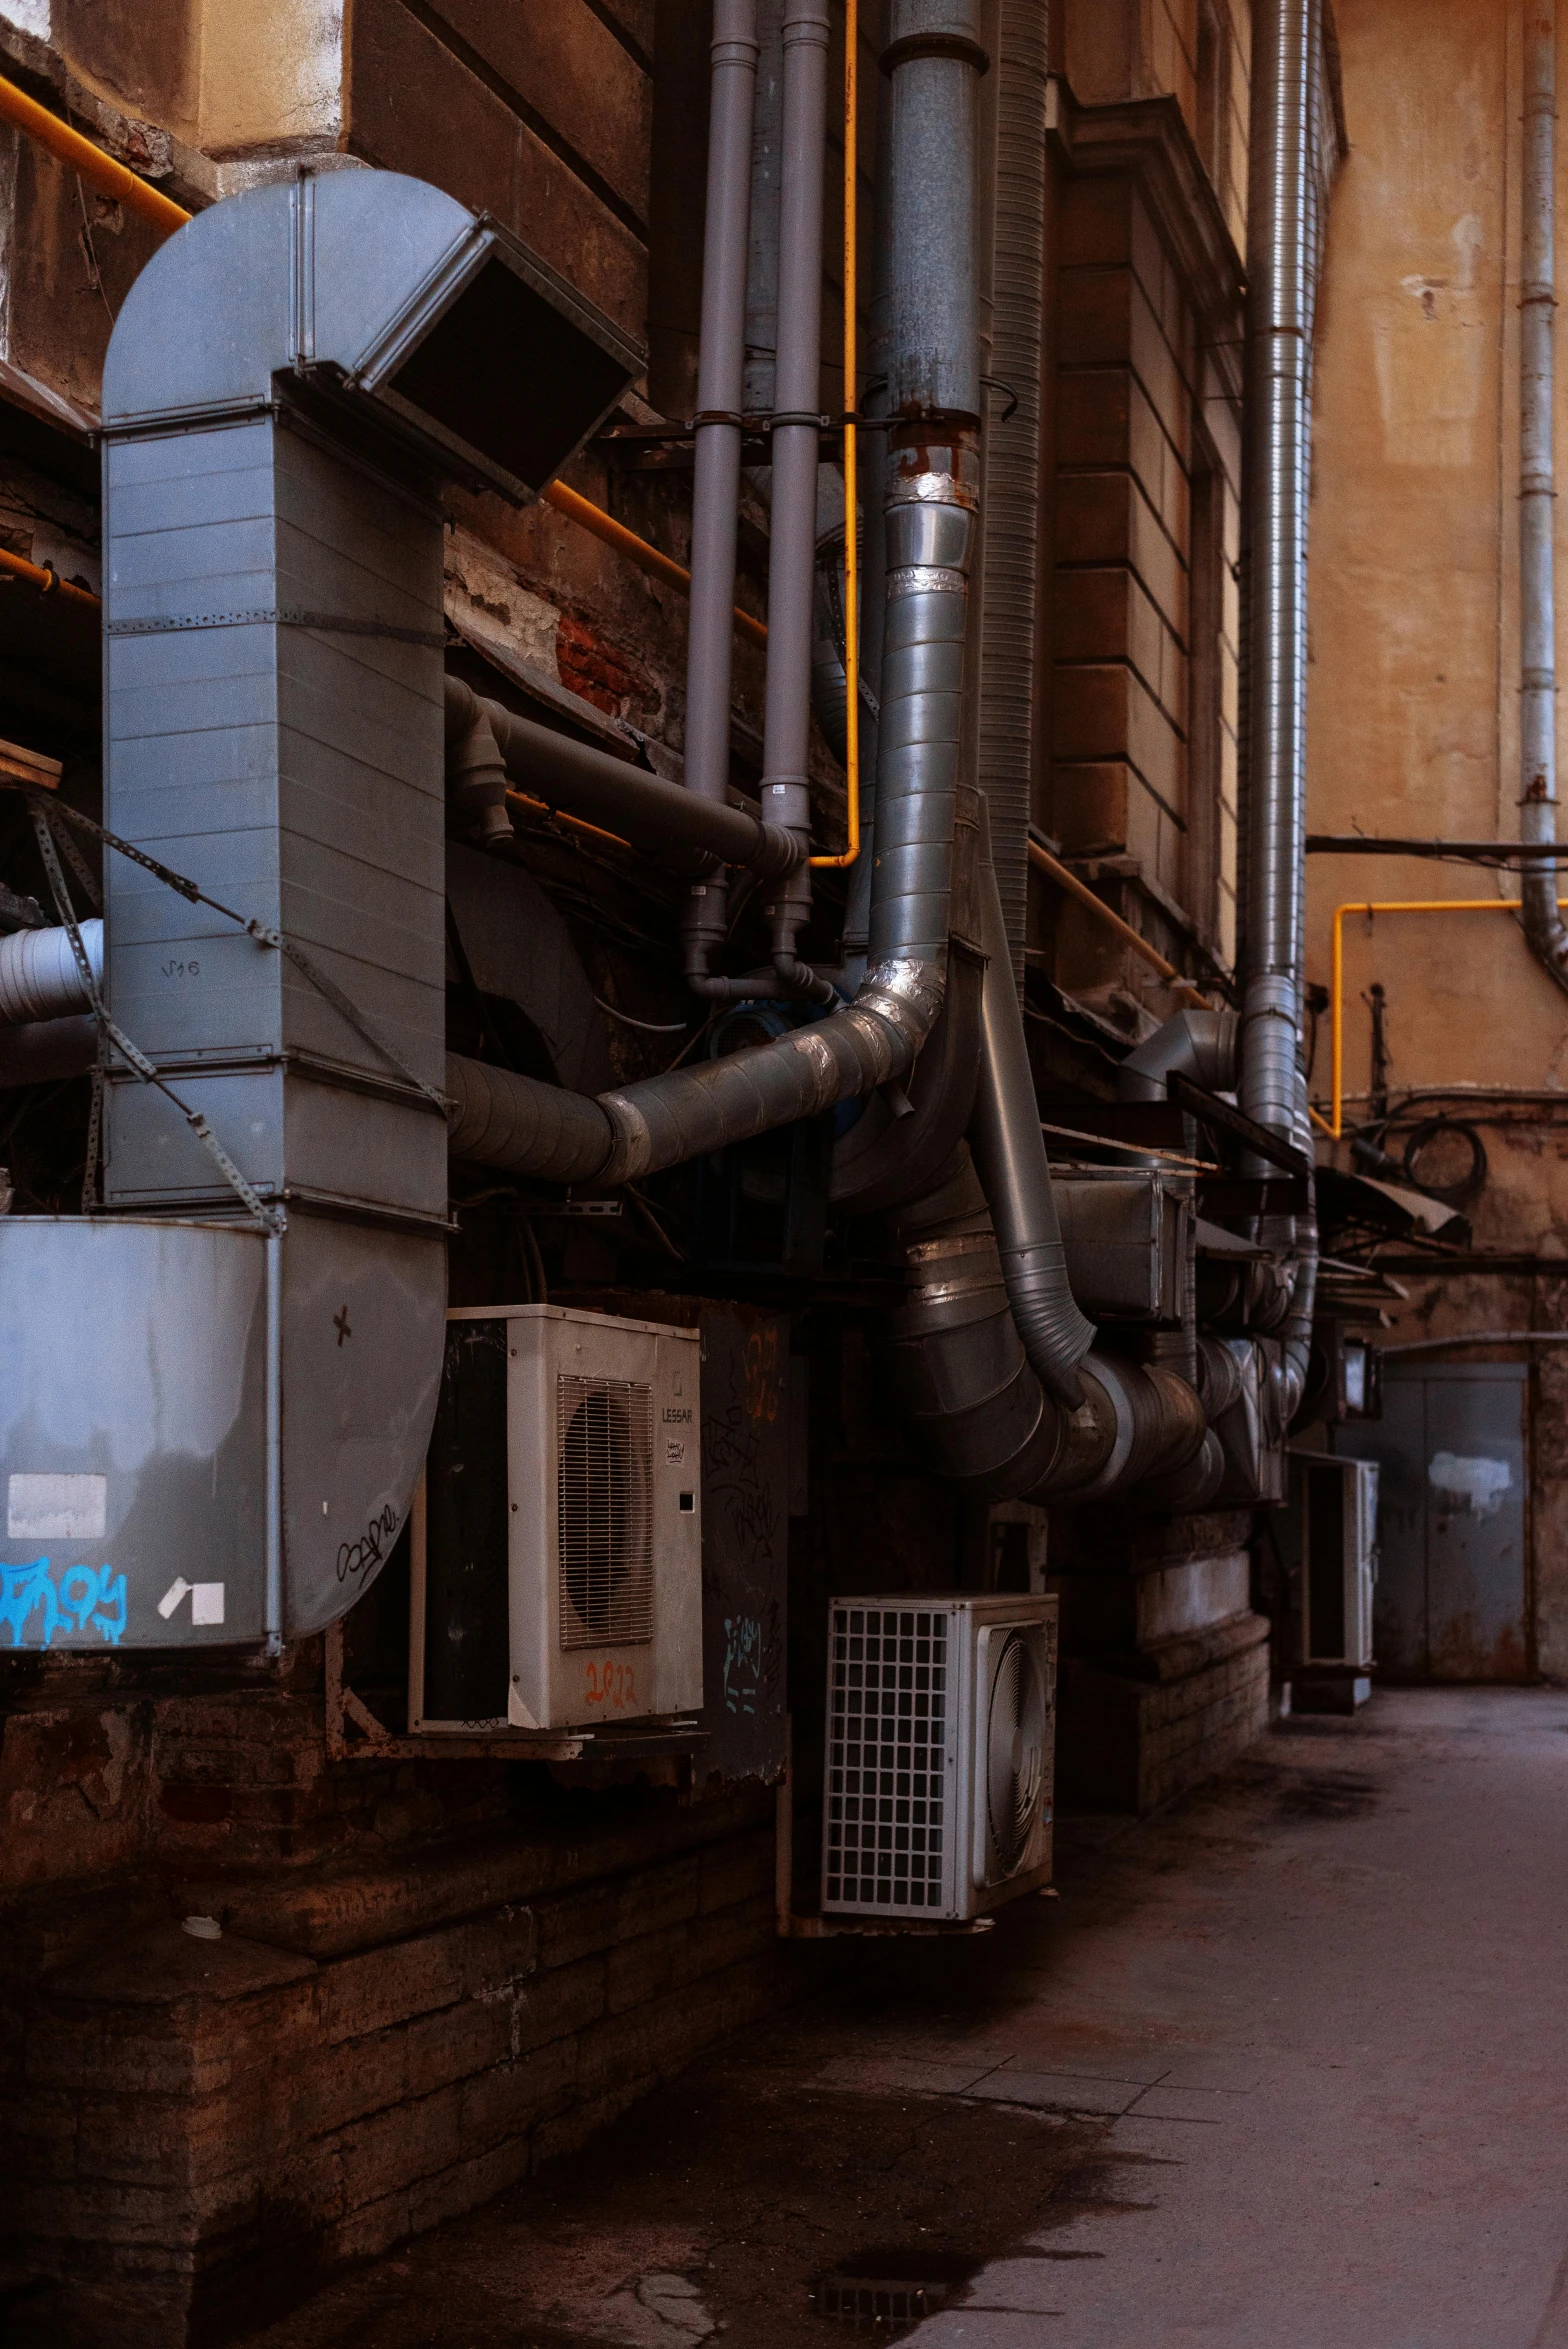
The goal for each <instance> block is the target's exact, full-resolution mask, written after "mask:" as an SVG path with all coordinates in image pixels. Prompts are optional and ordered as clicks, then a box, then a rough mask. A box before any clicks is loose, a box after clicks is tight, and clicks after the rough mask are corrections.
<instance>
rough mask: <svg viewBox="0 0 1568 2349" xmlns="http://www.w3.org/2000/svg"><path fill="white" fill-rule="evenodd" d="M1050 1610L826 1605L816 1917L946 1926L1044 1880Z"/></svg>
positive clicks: (1001, 1599) (882, 1601)
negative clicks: (824, 1739)
mask: <svg viewBox="0 0 1568 2349" xmlns="http://www.w3.org/2000/svg"><path fill="white" fill-rule="evenodd" d="M1056 1608H1057V1602H1056V1600H1055V1599H1054V1598H1048V1597H1043V1596H1031V1595H1026V1594H1022V1593H1013V1592H1009V1593H1007V1594H1005V1595H1001V1594H999V1595H996V1596H992V1597H985V1598H953V1597H942V1598H927V1597H919V1598H914V1597H911V1596H910V1595H909V1594H908V1593H907V1592H906V1593H904V1594H903V1595H902V1596H895V1597H883V1598H870V1599H834V1600H833V1601H832V1604H831V1606H830V1608H829V1617H828V1622H829V1630H828V1674H827V1715H828V1718H827V1755H826V1764H827V1766H826V1773H825V1787H824V1797H823V1823H822V1908H823V1913H824V1915H834V1916H861V1917H894V1918H903V1919H905V1920H915V1919H924V1920H927V1921H937V1920H947V1921H958V1920H962V1919H964V1918H968V1917H975V1916H979V1915H981V1914H982V1913H983V1912H984V1911H985V1910H987V1909H992V1908H995V1907H997V1906H998V1905H999V1903H1001V1902H1002V1901H1004V1900H1011V1899H1013V1898H1014V1897H1015V1896H1016V1895H1017V1894H1019V1893H1023V1892H1031V1891H1034V1890H1035V1889H1036V1888H1037V1887H1038V1886H1039V1885H1041V1884H1044V1883H1046V1882H1047V1881H1048V1880H1049V1878H1050V1873H1051V1815H1052V1811H1051V1789H1052V1748H1053V1737H1054V1730H1055V1714H1056Z"/></svg>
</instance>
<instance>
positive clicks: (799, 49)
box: [762, 0, 832, 1001]
mask: <svg viewBox="0 0 1568 2349" xmlns="http://www.w3.org/2000/svg"><path fill="white" fill-rule="evenodd" d="M828 33H829V28H828V11H827V0H785V8H784V125H783V140H782V178H781V186H780V192H779V247H778V356H777V360H776V363H775V368H774V378H773V398H774V409H773V432H772V448H771V454H772V459H773V494H772V512H771V519H770V523H769V533H768V687H767V702H766V706H765V710H764V715H763V771H762V807H763V816H764V821H765V822H768V823H773V824H783V825H786V826H788V828H789V829H790V830H791V831H793V832H794V833H795V834H796V835H797V836H798V839H799V842H800V850H801V854H800V859H799V862H798V864H797V866H796V868H795V870H794V872H793V873H790V874H787V875H786V876H785V877H784V878H783V880H781V881H780V882H779V884H778V885H777V887H776V888H775V890H774V892H773V903H772V905H771V906H770V907H769V908H768V912H769V915H770V917H771V920H772V926H773V956H774V965H775V968H776V969H777V970H778V973H779V976H780V978H781V979H783V980H784V981H785V983H786V984H787V985H790V986H798V987H799V989H800V991H801V992H802V993H807V994H815V993H817V992H818V991H819V990H820V992H821V994H822V996H823V997H824V998H825V999H826V1000H828V1001H831V1000H832V990H831V988H828V987H827V986H826V983H825V982H813V980H812V978H811V974H810V973H809V971H807V970H805V969H804V968H803V966H802V965H800V964H799V963H797V962H796V960H795V939H796V936H797V934H798V932H799V930H800V927H801V925H802V923H803V922H804V921H805V920H806V919H807V917H808V915H809V913H810V910H811V872H810V868H809V866H808V864H807V862H806V857H807V853H808V851H809V848H810V845H811V791H810V785H809V780H808V759H809V753H810V742H811V643H812V605H813V597H814V593H815V581H816V555H817V452H818V447H819V443H820V439H821V422H820V417H821V402H822V178H823V168H824V164H825V161H826V153H827V78H828Z"/></svg>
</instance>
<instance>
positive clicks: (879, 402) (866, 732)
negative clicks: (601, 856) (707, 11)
mask: <svg viewBox="0 0 1568 2349" xmlns="http://www.w3.org/2000/svg"><path fill="white" fill-rule="evenodd" d="M874 87H875V91H876V125H877V129H876V200H875V206H874V209H873V214H872V246H871V300H870V302H869V304H868V306H867V313H866V328H867V332H866V342H865V356H864V365H863V370H862V380H863V382H864V384H865V387H866V388H865V391H864V393H863V394H860V391H859V386H858V385H857V386H855V387H854V388H853V395H852V394H851V391H850V389H849V387H846V399H845V404H846V406H847V405H848V404H849V399H850V397H851V396H854V395H858V396H856V397H855V404H856V406H857V407H860V406H862V405H863V410H864V412H865V413H867V414H871V413H873V412H874V413H875V414H876V415H877V416H878V417H879V418H880V417H883V416H885V415H886V414H887V412H888V400H887V375H888V333H889V253H890V250H891V246H892V223H891V195H892V190H891V187H890V185H889V173H888V167H887V156H888V142H889V139H890V137H891V135H892V124H891V113H892V108H891V99H890V85H889V78H888V76H887V75H886V74H885V73H878V74H877V75H876V76H875V77H874ZM886 484H887V434H886V433H885V432H881V431H877V432H863V433H862V434H861V435H860V501H861V510H862V512H863V513H864V515H865V525H864V528H863V530H862V533H861V542H860V544H861V570H860V679H861V686H862V689H863V690H862V694H861V704H860V857H859V861H858V862H857V863H856V864H855V865H853V866H852V867H851V869H850V876H849V895H848V898H847V900H846V902H845V906H844V967H845V970H846V973H849V972H852V971H854V970H856V969H857V968H858V969H861V970H863V969H864V967H865V958H866V950H867V948H868V947H869V945H870V943H871V882H872V875H873V873H874V872H875V870H876V836H877V759H878V742H879V738H880V733H881V723H882V720H881V709H882V638H883V625H884V621H885V618H886V610H887V531H886V528H885V527H884V524H883V520H882V514H883V508H884V506H885V504H886V502H887V498H886ZM868 697H869V700H870V701H871V702H872V703H874V704H875V705H876V708H875V714H874V715H873V713H872V711H871V709H870V708H868V706H867V701H868Z"/></svg>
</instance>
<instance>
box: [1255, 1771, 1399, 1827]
mask: <svg viewBox="0 0 1568 2349" xmlns="http://www.w3.org/2000/svg"><path fill="white" fill-rule="evenodd" d="M1377 1792H1378V1790H1377V1783H1376V1781H1375V1780H1374V1779H1371V1778H1364V1777H1362V1776H1361V1775H1360V1774H1359V1773H1358V1772H1357V1771H1354V1770H1303V1771H1302V1772H1301V1774H1300V1776H1299V1777H1298V1778H1297V1779H1296V1780H1295V1783H1294V1784H1293V1785H1290V1786H1283V1787H1281V1789H1280V1791H1279V1795H1278V1798H1277V1800H1276V1803H1275V1809H1276V1812H1277V1813H1278V1815H1279V1817H1280V1818H1282V1819H1359V1818H1360V1817H1361V1816H1362V1814H1363V1813H1364V1812H1366V1811H1370V1810H1371V1809H1372V1807H1373V1805H1374V1804H1375V1802H1376V1801H1377Z"/></svg>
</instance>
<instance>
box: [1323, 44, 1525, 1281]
mask: <svg viewBox="0 0 1568 2349" xmlns="http://www.w3.org/2000/svg"><path fill="white" fill-rule="evenodd" d="M1337 15H1338V21H1339V30H1340V38H1341V44H1342V49H1343V57H1344V75H1345V107H1346V114H1347V118H1348V124H1349V131H1350V143H1351V144H1350V155H1349V158H1348V160H1347V162H1346V163H1345V165H1344V168H1343V171H1342V174H1341V177H1340V180H1339V183H1338V185H1337V188H1336V190H1335V194H1334V199H1333V207H1332V215H1331V221H1330V229H1329V243H1328V265H1327V272H1326V282H1325V288H1324V299H1323V308H1322V321H1321V329H1320V335H1319V345H1318V355H1317V395H1316V414H1315V419H1314V453H1313V507H1312V538H1311V660H1312V667H1311V679H1310V688H1309V718H1308V743H1309V754H1308V755H1309V786H1308V789H1309V797H1308V821H1309V827H1310V829H1312V830H1313V831H1318V832H1352V831H1356V830H1361V831H1365V832H1369V833H1385V834H1407V835H1417V836H1420V837H1423V838H1424V837H1432V836H1436V835H1441V834H1446V835H1448V836H1450V837H1454V838H1468V839H1490V838H1497V837H1499V836H1501V837H1505V838H1506V837H1510V836H1511V837H1515V838H1517V836H1518V835H1517V824H1518V815H1517V804H1516V803H1517V797H1518V785H1517V775H1516V768H1517V758H1518V714H1517V713H1518V698H1517V697H1518V633H1517V627H1518V622H1517V612H1518V581H1517V563H1518V551H1517V549H1518V540H1517V504H1516V501H1517V494H1518V474H1519V462H1518V297H1519V284H1518V271H1519V146H1520V136H1521V130H1520V88H1519V51H1520V24H1519V0H1338V6H1337ZM1561 21H1562V31H1563V48H1564V52H1565V54H1564V58H1563V63H1562V64H1561V66H1560V67H1559V72H1560V75H1561V76H1563V77H1564V81H1565V86H1568V10H1564V11H1563V12H1562V20H1561ZM1559 157H1560V160H1561V162H1562V164H1563V169H1562V170H1561V171H1560V173H1559V181H1560V193H1559V205H1560V206H1564V207H1568V142H1562V143H1560V146H1559ZM1564 217H1565V218H1568V210H1565V211H1564ZM1559 394H1560V398H1559V406H1560V407H1561V404H1562V397H1563V395H1565V394H1568V353H1564V355H1563V359H1562V361H1561V362H1560V373H1559ZM1558 537H1559V548H1560V561H1562V562H1564V563H1568V501H1565V503H1564V504H1563V505H1560V506H1559V508H1558ZM1564 578H1565V581H1568V570H1565V571H1564ZM1565 602H1568V598H1564V597H1560V598H1559V643H1560V649H1559V655H1558V658H1559V662H1560V663H1563V662H1564V661H1565V660H1568V643H1565V642H1564V641H1563V638H1564V628H1563V607H1564V604H1565ZM1512 894H1513V889H1512V885H1511V883H1510V882H1509V881H1508V879H1507V877H1506V876H1501V875H1499V874H1497V873H1494V872H1490V871H1487V870H1485V869H1477V868H1474V867H1465V866H1462V865H1452V864H1448V865H1440V864H1431V863H1417V862H1414V861H1406V860H1399V861H1395V860H1391V859H1387V858H1384V859H1378V860H1376V861H1373V860H1371V859H1366V858H1357V859H1351V858H1341V857H1332V858H1329V857H1314V858H1312V859H1311V860H1309V866H1308V883H1307V906H1308V917H1307V919H1308V932H1307V936H1308V947H1307V970H1308V976H1309V978H1311V979H1315V980H1318V981H1321V982H1323V983H1324V984H1327V983H1328V981H1329V978H1330V952H1329V939H1330V916H1331V912H1332V908H1333V907H1334V905H1335V904H1336V903H1337V902H1342V901H1346V900H1351V899H1363V898H1374V899H1402V900H1408V899H1416V898H1470V897H1477V898H1483V899H1496V898H1499V897H1507V896H1510V895H1512ZM1374 979H1380V980H1381V981H1382V983H1383V985H1384V987H1385V988H1386V989H1387V991H1388V1006H1389V1014H1388V1017H1389V1042H1390V1046H1391V1049H1392V1053H1393V1070H1392V1075H1393V1080H1394V1082H1395V1084H1396V1085H1397V1086H1399V1087H1404V1086H1409V1085H1419V1084H1452V1083H1456V1082H1458V1083H1484V1084H1489V1085H1500V1084H1501V1085H1510V1086H1527V1087H1533V1086H1550V1087H1554V1088H1560V1089H1562V1090H1563V1091H1564V1094H1565V1098H1568V998H1565V997H1564V996H1563V995H1562V994H1561V993H1560V991H1559V990H1558V989H1557V988H1556V987H1555V986H1554V985H1553V984H1552V982H1551V981H1550V980H1549V979H1548V978H1547V977H1546V976H1545V975H1544V973H1543V972H1542V971H1541V970H1540V969H1539V968H1538V967H1537V965H1536V964H1535V962H1534V961H1533V959H1532V957H1531V955H1530V953H1529V951H1528V949H1527V948H1526V946H1525V944H1524V940H1523V938H1522V936H1521V934H1520V932H1519V929H1518V925H1517V923H1516V922H1515V921H1514V920H1513V918H1512V917H1511V916H1509V915H1508V914H1506V913H1498V912H1486V913H1477V914H1419V915H1400V916H1393V917H1384V918H1382V919H1378V920H1374V921H1373V922H1371V923H1369V922H1367V921H1366V920H1364V919H1361V918H1359V917H1358V918H1356V919H1353V920H1352V921H1350V922H1348V923H1347V925H1346V929H1345V1005H1346V1009H1345V1039H1346V1086H1347V1090H1348V1091H1349V1092H1350V1093H1351V1094H1352V1095H1353V1096H1354V1095H1357V1094H1364V1093H1365V1090H1366V1085H1367V1078H1368V1065H1369V1039H1370V1024H1369V1019H1368V1013H1367V1009H1366V1006H1365V1004H1364V1002H1363V1001H1362V997H1363V995H1364V993H1365V990H1366V989H1367V988H1368V986H1369V985H1370V984H1371V982H1372V981H1373V980H1374ZM1328 1077H1329V1070H1328V1050H1327V1023H1326V1022H1325V1023H1324V1030H1323V1040H1322V1043H1321V1044H1320V1047H1319V1051H1318V1055H1317V1062H1316V1066H1315V1070H1314V1086H1313V1090H1314V1094H1315V1096H1316V1097H1317V1099H1318V1100H1319V1102H1320V1103H1323V1102H1324V1101H1325V1098H1326V1095H1327V1092H1328ZM1560 1184H1561V1176H1560V1174H1558V1173H1557V1172H1556V1171H1555V1160H1554V1161H1553V1165H1552V1167H1551V1168H1549V1167H1548V1165H1547V1164H1546V1163H1545V1162H1543V1160H1542V1159H1540V1158H1535V1159H1532V1160H1531V1161H1530V1162H1529V1165H1528V1168H1527V1169H1526V1168H1521V1169H1520V1170H1519V1180H1518V1182H1517V1184H1515V1183H1513V1182H1510V1184H1509V1186H1508V1187H1509V1188H1510V1189H1511V1190H1512V1189H1516V1188H1517V1189H1518V1190H1519V1191H1520V1192H1521V1194H1522V1195H1530V1194H1536V1195H1538V1194H1539V1193H1540V1192H1541V1191H1542V1189H1543V1188H1547V1187H1558V1186H1560ZM1563 1205H1564V1206H1565V1207H1568V1196H1565V1197H1564V1200H1563ZM1519 1212H1520V1213H1521V1215H1522V1216H1523V1217H1524V1219H1525V1221H1526V1222H1527V1223H1531V1224H1533V1225H1535V1227H1536V1228H1535V1229H1534V1230H1532V1232H1531V1235H1530V1236H1531V1238H1532V1239H1535V1238H1539V1237H1543V1236H1544V1234H1543V1233H1542V1231H1541V1229H1540V1219H1539V1216H1538V1214H1537V1213H1534V1212H1532V1211H1531V1210H1529V1209H1528V1208H1526V1206H1525V1205H1524V1203H1523V1196H1521V1203H1520V1210H1519ZM1519 1236H1520V1237H1521V1238H1522V1237H1523V1233H1522V1232H1521V1234H1520V1235H1519Z"/></svg>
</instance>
